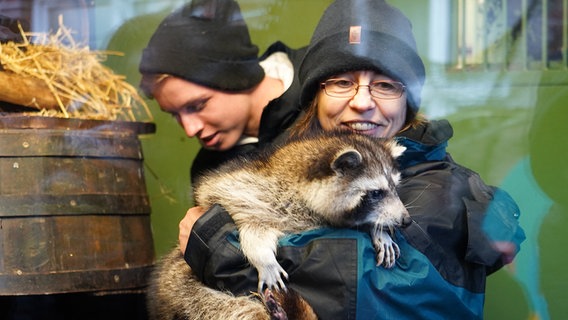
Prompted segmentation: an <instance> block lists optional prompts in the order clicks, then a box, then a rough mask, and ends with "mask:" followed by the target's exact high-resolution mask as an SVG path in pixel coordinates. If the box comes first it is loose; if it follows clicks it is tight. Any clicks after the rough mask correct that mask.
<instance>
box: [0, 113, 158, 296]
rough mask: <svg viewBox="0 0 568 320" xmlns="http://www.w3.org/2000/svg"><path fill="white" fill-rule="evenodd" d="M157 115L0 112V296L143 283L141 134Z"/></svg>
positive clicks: (146, 207) (146, 228)
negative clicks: (119, 117) (138, 118)
mask: <svg viewBox="0 0 568 320" xmlns="http://www.w3.org/2000/svg"><path fill="white" fill-rule="evenodd" d="M154 131H155V125H154V124H153V123H140V122H119V121H98V120H79V119H61V118H46V117H28V116H2V115H0V295H33V294H51V293H69V292H95V291H101V292H103V291H104V292H109V291H110V292H113V291H124V290H128V289H135V288H143V287H144V286H146V284H147V279H148V274H149V272H150V270H151V268H152V266H153V263H154V258H155V255H154V244H153V239H152V232H151V227H150V203H149V198H148V195H147V192H146V184H145V180H144V170H143V169H144V168H143V157H142V149H141V144H140V141H139V139H138V138H139V135H140V134H148V133H153V132H154Z"/></svg>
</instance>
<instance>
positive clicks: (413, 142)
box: [395, 120, 454, 169]
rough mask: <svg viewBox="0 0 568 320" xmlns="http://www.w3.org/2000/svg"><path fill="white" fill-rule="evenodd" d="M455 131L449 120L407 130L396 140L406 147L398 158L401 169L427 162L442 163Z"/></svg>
mask: <svg viewBox="0 0 568 320" xmlns="http://www.w3.org/2000/svg"><path fill="white" fill-rule="evenodd" d="M453 133H454V131H453V129H452V126H451V125H450V123H449V122H448V121H447V120H433V121H429V122H425V123H424V124H422V125H419V126H417V127H413V128H411V129H408V130H405V131H403V132H401V133H400V134H398V135H397V136H396V137H395V140H396V141H397V142H398V143H399V144H401V145H403V146H405V147H406V151H405V152H404V153H403V154H402V156H400V157H399V158H397V161H398V163H399V166H400V167H401V169H405V168H408V167H410V166H413V165H416V164H419V163H422V162H426V161H440V160H443V159H444V158H445V157H446V148H447V146H448V140H449V139H450V138H451V137H452V136H453Z"/></svg>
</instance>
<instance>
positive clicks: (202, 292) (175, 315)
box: [147, 248, 270, 320]
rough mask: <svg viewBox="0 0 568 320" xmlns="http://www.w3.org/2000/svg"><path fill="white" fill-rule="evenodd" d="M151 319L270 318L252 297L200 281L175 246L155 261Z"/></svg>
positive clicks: (149, 299) (246, 319)
mask: <svg viewBox="0 0 568 320" xmlns="http://www.w3.org/2000/svg"><path fill="white" fill-rule="evenodd" d="M147 303H148V315H149V317H150V319H151V320H174V319H175V320H181V319H187V320H191V319H200V320H202V319H223V320H269V319H270V317H269V315H268V312H267V310H266V309H265V307H264V305H263V304H262V303H261V302H260V301H258V300H255V299H254V298H252V297H235V296H233V295H231V294H229V293H224V292H220V291H217V290H213V289H210V288H208V287H206V286H205V285H204V284H202V283H201V282H200V281H199V280H198V279H197V278H196V277H195V276H194V275H193V274H192V272H191V268H190V267H189V266H188V265H187V263H186V262H185V261H184V260H183V256H182V254H181V252H180V251H179V249H178V248H176V249H174V250H173V251H172V252H170V253H169V254H167V255H165V256H164V257H163V258H161V259H160V261H159V262H158V263H157V265H156V268H155V270H154V271H153V273H152V275H151V277H150V285H149V287H148V293H147Z"/></svg>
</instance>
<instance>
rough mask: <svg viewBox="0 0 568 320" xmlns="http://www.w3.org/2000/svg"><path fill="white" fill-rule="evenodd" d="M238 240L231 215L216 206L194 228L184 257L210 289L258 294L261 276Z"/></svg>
mask: <svg viewBox="0 0 568 320" xmlns="http://www.w3.org/2000/svg"><path fill="white" fill-rule="evenodd" d="M237 237H238V236H237V235H236V226H235V223H234V222H233V219H232V218H231V216H230V215H229V214H228V213H227V211H225V209H224V208H223V207H222V206H220V205H214V206H212V207H211V208H210V209H209V210H208V211H207V212H206V213H205V214H204V215H203V216H202V217H200V218H199V219H198V220H197V221H196V223H195V225H194V226H193V228H192V230H191V234H190V236H189V241H188V244H187V249H186V251H185V254H184V258H185V261H186V262H187V263H188V264H189V266H190V267H191V269H192V270H193V272H194V274H195V275H196V276H197V277H198V278H199V279H200V280H201V281H202V282H203V283H205V284H206V285H207V286H209V287H211V288H216V289H218V290H230V291H232V292H233V293H235V294H248V293H249V292H251V291H256V281H257V276H256V271H255V270H254V269H253V268H252V267H251V266H250V265H249V264H248V263H247V261H246V258H245V257H244V255H243V254H242V252H241V251H240V250H239V247H238V240H237Z"/></svg>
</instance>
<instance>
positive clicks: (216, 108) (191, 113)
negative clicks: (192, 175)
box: [153, 77, 250, 150]
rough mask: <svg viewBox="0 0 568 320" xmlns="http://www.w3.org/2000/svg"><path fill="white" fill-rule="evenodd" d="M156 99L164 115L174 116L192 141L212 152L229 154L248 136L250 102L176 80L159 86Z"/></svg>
mask: <svg viewBox="0 0 568 320" xmlns="http://www.w3.org/2000/svg"><path fill="white" fill-rule="evenodd" d="M153 96H154V98H155V99H156V101H157V102H158V104H159V105H160V108H161V109H162V111H164V112H167V113H170V114H171V115H173V116H174V117H175V118H176V120H177V121H178V123H179V124H180V125H181V126H182V127H183V129H184V131H185V133H186V134H187V136H189V137H196V138H197V139H199V142H200V143H201V145H202V146H203V147H204V148H206V149H211V150H227V149H229V148H231V147H233V146H234V145H235V144H236V143H237V142H238V140H239V139H240V138H241V136H242V135H243V134H246V129H247V125H248V122H249V120H250V99H249V95H248V94H246V93H227V92H224V91H219V90H214V89H211V88H208V87H204V86H200V85H198V84H195V83H193V82H189V81H186V80H183V79H180V78H176V77H167V78H165V79H164V80H162V81H161V82H160V84H159V85H158V86H157V88H156V89H155V90H154V92H153Z"/></svg>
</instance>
